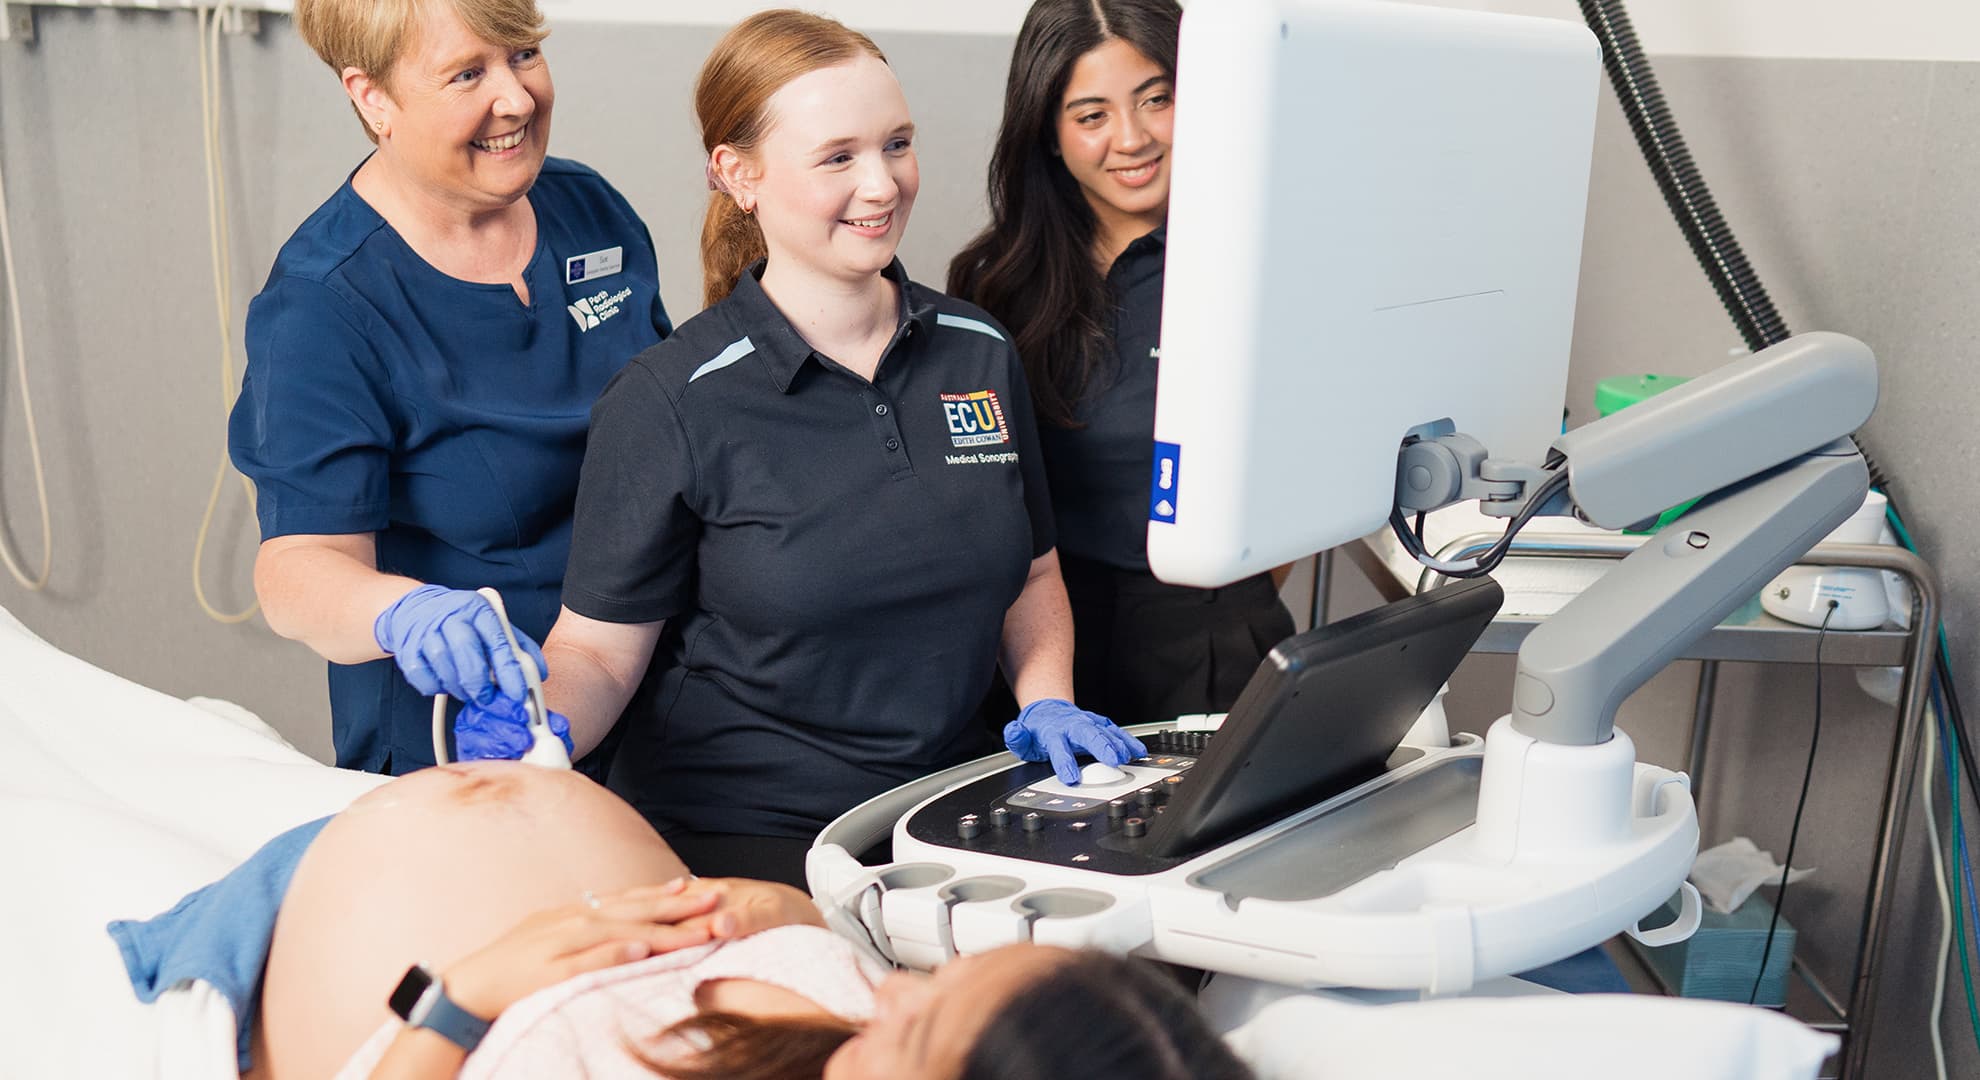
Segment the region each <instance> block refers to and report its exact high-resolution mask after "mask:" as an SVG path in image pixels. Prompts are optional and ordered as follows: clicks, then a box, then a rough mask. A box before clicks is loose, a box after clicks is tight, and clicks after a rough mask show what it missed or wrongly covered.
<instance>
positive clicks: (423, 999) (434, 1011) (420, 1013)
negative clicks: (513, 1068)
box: [387, 964, 493, 1053]
mask: <svg viewBox="0 0 1980 1080" xmlns="http://www.w3.org/2000/svg"><path fill="white" fill-rule="evenodd" d="M387 1004H389V1005H391V1007H392V1011H393V1012H395V1013H397V1014H398V1016H399V1019H401V1020H404V1021H405V1022H406V1023H407V1024H408V1025H410V1026H412V1027H416V1028H427V1029H429V1030H431V1031H433V1032H434V1033H435V1034H438V1035H439V1036H440V1037H441V1038H443V1039H446V1040H447V1041H448V1042H450V1043H453V1044H454V1045H455V1046H458V1047H460V1048H461V1049H462V1050H464V1051H467V1052H469V1053H472V1052H473V1051H474V1048H475V1047H477V1046H479V1045H481V1037H482V1036H483V1035H486V1034H488V1027H489V1025H490V1024H491V1023H493V1021H489V1020H483V1019H482V1018H481V1017H479V1016H476V1015H474V1014H473V1013H471V1012H469V1011H467V1010H466V1009H463V1008H461V1007H460V1006H459V1005H456V1004H454V1001H453V999H452V998H450V997H448V996H447V990H446V988H445V987H443V986H441V985H440V976H438V975H436V974H434V973H433V972H432V970H431V969H429V968H427V966H426V965H424V964H414V965H413V966H412V967H410V968H408V969H406V977H405V978H403V979H400V980H399V987H398V989H396V990H394V991H392V996H391V997H390V998H388V999H387Z"/></svg>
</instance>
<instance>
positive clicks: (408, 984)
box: [387, 964, 433, 1020]
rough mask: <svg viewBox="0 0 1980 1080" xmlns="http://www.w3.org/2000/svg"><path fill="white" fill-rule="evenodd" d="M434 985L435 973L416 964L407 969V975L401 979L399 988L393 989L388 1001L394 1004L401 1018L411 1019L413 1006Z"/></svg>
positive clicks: (394, 1009) (394, 1010) (393, 1007)
mask: <svg viewBox="0 0 1980 1080" xmlns="http://www.w3.org/2000/svg"><path fill="white" fill-rule="evenodd" d="M432 985H433V973H432V972H429V971H427V970H426V969H425V968H423V967H421V966H419V965H418V964H414V965H413V966H412V967H411V968H409V969H408V970H407V971H406V977H405V978H403V979H400V980H399V988H398V989H396V990H394V991H392V996H391V998H390V999H388V1002H387V1003H388V1004H390V1005H391V1006H392V1011H393V1012H395V1013H397V1014H398V1016H399V1019H401V1020H410V1019H412V1011H413V1006H414V1005H417V1004H419V999H420V996H421V995H423V994H425V993H426V988H427V987H429V986H432Z"/></svg>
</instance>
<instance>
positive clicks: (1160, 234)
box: [1107, 221, 1169, 278]
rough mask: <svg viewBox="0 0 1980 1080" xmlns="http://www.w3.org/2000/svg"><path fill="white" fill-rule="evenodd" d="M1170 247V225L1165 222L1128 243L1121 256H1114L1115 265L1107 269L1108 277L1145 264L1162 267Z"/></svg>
mask: <svg viewBox="0 0 1980 1080" xmlns="http://www.w3.org/2000/svg"><path fill="white" fill-rule="evenodd" d="M1168 245H1169V223H1168V222H1166V221H1165V222H1163V223H1162V224H1160V225H1157V226H1155V228H1154V229H1153V230H1151V231H1149V232H1146V233H1143V234H1142V235H1140V236H1137V237H1135V238H1134V239H1133V240H1130V241H1129V242H1128V246H1126V247H1124V248H1122V249H1121V253H1120V254H1119V255H1116V256H1114V265H1112V266H1110V267H1108V268H1107V276H1108V277H1110V278H1111V277H1113V276H1114V275H1116V274H1122V273H1127V272H1130V271H1132V270H1133V269H1134V268H1135V267H1136V266H1139V265H1141V264H1142V263H1144V262H1153V263H1155V264H1156V265H1158V266H1159V265H1160V264H1161V263H1162V260H1163V259H1164V257H1165V252H1166V251H1167V249H1168Z"/></svg>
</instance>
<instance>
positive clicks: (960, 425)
mask: <svg viewBox="0 0 1980 1080" xmlns="http://www.w3.org/2000/svg"><path fill="white" fill-rule="evenodd" d="M942 415H943V417H944V418H945V419H947V420H948V422H949V441H950V442H951V443H954V444H955V445H957V446H988V445H990V444H992V443H1007V442H1010V441H1011V429H1010V427H1009V425H1007V424H1005V423H1004V406H1003V403H1002V402H1000V401H998V400H997V392H996V391H995V390H977V391H974V392H972V393H968V394H943V395H942Z"/></svg>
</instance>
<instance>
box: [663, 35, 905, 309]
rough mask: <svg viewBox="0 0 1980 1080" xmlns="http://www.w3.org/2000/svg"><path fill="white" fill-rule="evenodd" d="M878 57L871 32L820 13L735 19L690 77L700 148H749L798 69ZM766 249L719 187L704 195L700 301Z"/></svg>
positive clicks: (750, 221)
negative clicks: (772, 101) (775, 98)
mask: <svg viewBox="0 0 1980 1080" xmlns="http://www.w3.org/2000/svg"><path fill="white" fill-rule="evenodd" d="M861 55H865V56H871V57H874V58H875V59H877V60H879V61H880V62H882V63H885V62H886V60H887V57H886V55H885V54H883V53H882V52H881V51H880V48H879V46H877V45H875V44H873V41H872V39H871V38H868V37H867V36H866V35H865V34H862V33H860V32H859V31H857V30H851V29H848V28H847V27H846V26H845V24H843V23H840V22H838V21H837V20H834V19H828V18H826V17H824V16H823V15H812V14H809V13H807V12H803V11H795V10H792V9H789V8H780V9H777V10H774V11H761V12H758V13H756V14H755V15H751V16H750V17H749V18H747V19H744V20H743V21H741V22H739V23H737V24H736V25H735V27H734V28H733V29H731V30H730V31H729V32H728V33H727V34H724V35H723V36H722V40H721V41H719V42H716V44H715V51H713V52H711V53H709V54H708V61H707V62H706V63H704V64H702V65H701V75H700V77H699V78H698V79H696V80H695V84H694V115H695V118H696V119H697V120H699V121H700V122H701V148H702V150H703V151H704V152H705V153H709V154H713V153H714V152H715V148H716V147H718V146H721V145H723V144H724V143H726V144H728V145H729V146H733V147H735V148H736V150H737V151H739V152H741V153H745V154H747V153H749V152H750V151H752V150H754V149H756V145H757V143H758V142H759V141H761V140H762V138H763V133H764V132H765V131H766V130H767V129H768V128H769V126H770V115H769V111H770V98H771V96H772V95H774V94H776V92H777V91H778V90H781V89H783V87H784V85H785V84H787V83H789V82H790V81H791V80H793V79H796V78H797V77H799V76H801V75H808V74H810V73H811V72H814V71H817V70H820V69H821V68H828V67H833V66H835V65H838V64H843V63H845V62H846V61H848V60H851V59H854V58H856V57H858V56H861ZM766 254H768V249H767V248H766V247H765V246H764V243H763V230H762V229H761V228H759V227H758V226H757V224H756V219H755V218H754V217H752V216H751V215H749V214H745V213H743V211H742V208H741V207H739V206H737V205H736V201H735V199H733V198H731V197H730V196H729V195H727V194H725V193H723V192H719V191H718V192H714V193H713V194H711V195H710V196H709V198H708V217H707V219H706V220H705V221H704V222H703V223H702V226H701V300H702V303H703V304H704V305H707V306H711V307H712V306H713V305H714V304H715V303H716V302H717V301H720V300H721V299H722V298H723V297H726V296H728V295H729V293H730V291H731V290H733V289H734V288H735V287H736V280H737V279H738V278H740V277H742V274H743V271H744V270H745V269H747V268H748V267H749V265H750V264H751V263H753V262H755V261H756V260H758V259H761V258H763V257H764V256H765V255H766Z"/></svg>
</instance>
